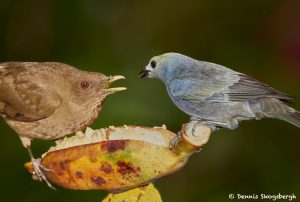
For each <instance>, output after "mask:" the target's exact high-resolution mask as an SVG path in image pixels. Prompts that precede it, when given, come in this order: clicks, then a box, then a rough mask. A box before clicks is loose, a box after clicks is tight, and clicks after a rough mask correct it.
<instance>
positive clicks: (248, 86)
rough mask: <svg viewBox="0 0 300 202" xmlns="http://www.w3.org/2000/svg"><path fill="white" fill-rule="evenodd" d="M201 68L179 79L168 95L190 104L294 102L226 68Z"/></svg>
mask: <svg viewBox="0 0 300 202" xmlns="http://www.w3.org/2000/svg"><path fill="white" fill-rule="evenodd" d="M200 65H201V67H197V66H194V67H192V70H191V72H190V73H189V74H186V75H184V76H177V78H175V79H173V80H172V81H171V82H170V83H169V91H171V94H172V95H173V96H176V97H179V98H180V99H182V100H186V101H189V102H231V101H246V100H252V99H257V98H261V97H274V98H278V99H282V100H288V99H292V97H290V96H288V95H286V94H284V93H280V92H278V91H276V90H275V89H273V88H272V87H270V86H268V85H266V84H264V83H261V82H259V81H257V80H255V79H253V78H251V77H249V76H247V75H245V74H241V73H238V72H235V71H233V70H231V69H228V68H226V67H224V66H221V65H217V64H213V63H206V62H199V66H200Z"/></svg>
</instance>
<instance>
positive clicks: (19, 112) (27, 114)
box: [0, 62, 61, 121]
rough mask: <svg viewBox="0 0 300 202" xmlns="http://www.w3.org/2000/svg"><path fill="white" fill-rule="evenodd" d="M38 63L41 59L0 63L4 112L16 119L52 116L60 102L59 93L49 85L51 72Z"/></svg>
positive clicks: (0, 96)
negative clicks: (28, 61) (32, 61)
mask: <svg viewBox="0 0 300 202" xmlns="http://www.w3.org/2000/svg"><path fill="white" fill-rule="evenodd" d="M39 65H41V63H22V62H12V63H2V64H0V113H1V114H2V116H4V117H8V118H10V119H13V120H17V121H37V120H40V119H45V118H47V117H49V116H50V115H51V114H52V113H53V112H54V111H55V110H56V109H57V108H58V107H59V106H60V104H61V99H60V97H59V96H58V94H56V93H55V91H51V89H50V88H49V86H48V85H47V83H48V82H47V80H48V78H49V75H48V74H49V72H47V71H44V69H43V68H39ZM38 69H40V71H39V70H38Z"/></svg>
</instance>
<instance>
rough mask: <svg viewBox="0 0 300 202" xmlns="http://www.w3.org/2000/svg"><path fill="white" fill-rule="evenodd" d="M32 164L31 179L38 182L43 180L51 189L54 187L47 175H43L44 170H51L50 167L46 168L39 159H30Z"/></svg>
mask: <svg viewBox="0 0 300 202" xmlns="http://www.w3.org/2000/svg"><path fill="white" fill-rule="evenodd" d="M31 162H32V166H33V179H35V180H38V181H40V182H42V181H45V182H46V184H47V185H48V187H50V188H51V189H54V190H55V188H54V187H53V186H52V185H51V183H50V182H49V181H48V179H47V177H46V176H45V175H44V172H53V170H52V169H49V168H46V167H45V166H43V165H42V164H41V159H40V158H38V159H31Z"/></svg>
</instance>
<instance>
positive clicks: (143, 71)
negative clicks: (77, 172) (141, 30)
mask: <svg viewBox="0 0 300 202" xmlns="http://www.w3.org/2000/svg"><path fill="white" fill-rule="evenodd" d="M149 73H150V70H146V69H144V70H142V71H140V72H139V77H140V78H141V79H142V78H145V77H148V76H149Z"/></svg>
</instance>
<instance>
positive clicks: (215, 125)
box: [184, 119, 226, 137]
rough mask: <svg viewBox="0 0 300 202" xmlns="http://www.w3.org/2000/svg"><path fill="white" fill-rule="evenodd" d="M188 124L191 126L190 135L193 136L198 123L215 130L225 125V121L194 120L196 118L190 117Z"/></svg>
mask: <svg viewBox="0 0 300 202" xmlns="http://www.w3.org/2000/svg"><path fill="white" fill-rule="evenodd" d="M188 124H189V125H190V124H191V125H192V126H191V127H192V135H193V136H194V137H195V132H196V128H197V127H198V126H200V125H206V126H208V127H209V128H210V129H211V131H212V132H215V131H217V130H218V129H219V128H220V127H226V124H225V123H221V122H215V121H207V120H199V119H198V120H196V119H191V121H190V122H189V123H188ZM189 127H190V126H188V127H186V128H185V131H184V132H185V133H186V132H187V130H188V128H189Z"/></svg>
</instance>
